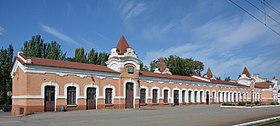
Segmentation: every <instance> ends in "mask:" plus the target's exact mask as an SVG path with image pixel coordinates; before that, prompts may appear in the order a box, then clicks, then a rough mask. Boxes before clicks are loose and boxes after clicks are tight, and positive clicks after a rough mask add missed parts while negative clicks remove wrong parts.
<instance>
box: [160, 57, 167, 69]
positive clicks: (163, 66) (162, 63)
mask: <svg viewBox="0 0 280 126" xmlns="http://www.w3.org/2000/svg"><path fill="white" fill-rule="evenodd" d="M165 69H166V64H165V62H164V60H163V59H162V58H160V60H159V64H158V70H159V71H160V72H163V71H164V70H165Z"/></svg>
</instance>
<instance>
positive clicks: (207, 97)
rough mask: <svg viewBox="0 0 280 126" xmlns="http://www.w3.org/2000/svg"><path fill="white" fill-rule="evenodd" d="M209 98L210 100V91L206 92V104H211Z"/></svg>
mask: <svg viewBox="0 0 280 126" xmlns="http://www.w3.org/2000/svg"><path fill="white" fill-rule="evenodd" d="M209 100H210V95H209V92H208V91H207V92H206V104H209Z"/></svg>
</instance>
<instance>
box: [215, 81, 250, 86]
mask: <svg viewBox="0 0 280 126" xmlns="http://www.w3.org/2000/svg"><path fill="white" fill-rule="evenodd" d="M210 82H211V83H215V84H224V85H233V86H243V87H248V86H245V85H241V84H238V83H237V82H233V81H221V80H210Z"/></svg>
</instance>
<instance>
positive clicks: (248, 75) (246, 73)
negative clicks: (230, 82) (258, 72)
mask: <svg viewBox="0 0 280 126" xmlns="http://www.w3.org/2000/svg"><path fill="white" fill-rule="evenodd" d="M242 74H245V75H246V76H247V77H249V78H251V74H250V73H249V71H248V69H247V67H245V68H244V70H243V72H242Z"/></svg>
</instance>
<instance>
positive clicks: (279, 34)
mask: <svg viewBox="0 0 280 126" xmlns="http://www.w3.org/2000/svg"><path fill="white" fill-rule="evenodd" d="M229 1H230V2H231V3H233V4H234V5H235V6H237V7H238V8H240V9H241V10H243V11H245V12H246V13H247V14H249V15H250V16H252V17H253V18H255V19H256V20H257V21H259V22H260V23H262V24H263V25H264V26H265V27H267V28H269V29H270V30H271V31H273V32H274V33H275V34H277V35H278V36H280V33H279V32H277V31H275V30H274V29H272V28H271V27H269V26H268V25H266V23H264V22H262V21H261V20H260V19H258V18H257V17H255V16H254V15H253V14H251V13H249V12H248V11H247V10H245V9H244V8H242V7H241V6H239V5H238V4H237V3H235V2H233V1H232V0H229Z"/></svg>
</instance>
